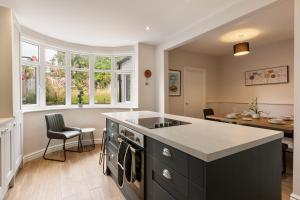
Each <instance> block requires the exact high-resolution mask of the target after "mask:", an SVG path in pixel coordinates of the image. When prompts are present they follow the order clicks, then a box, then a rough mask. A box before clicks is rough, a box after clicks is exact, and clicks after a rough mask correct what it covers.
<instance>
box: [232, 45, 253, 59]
mask: <svg viewBox="0 0 300 200" xmlns="http://www.w3.org/2000/svg"><path fill="white" fill-rule="evenodd" d="M248 53H250V46H249V42H242V43H238V44H235V45H234V46H233V55H234V56H243V55H246V54H248Z"/></svg>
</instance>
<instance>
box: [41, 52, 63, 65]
mask: <svg viewBox="0 0 300 200" xmlns="http://www.w3.org/2000/svg"><path fill="white" fill-rule="evenodd" d="M45 58H46V63H47V64H49V65H54V66H65V64H66V53H65V52H63V51H56V50H53V49H46V51H45Z"/></svg>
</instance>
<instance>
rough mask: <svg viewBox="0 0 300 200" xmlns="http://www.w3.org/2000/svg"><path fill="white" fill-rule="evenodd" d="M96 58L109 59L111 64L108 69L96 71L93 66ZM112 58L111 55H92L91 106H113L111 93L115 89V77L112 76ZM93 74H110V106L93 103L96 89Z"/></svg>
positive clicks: (113, 97) (113, 96)
mask: <svg viewBox="0 0 300 200" xmlns="http://www.w3.org/2000/svg"><path fill="white" fill-rule="evenodd" d="M97 57H109V58H110V59H111V60H110V62H111V67H110V69H96V66H95V64H96V58H97ZM112 57H113V55H107V54H100V55H99V54H95V55H93V57H92V58H93V59H92V61H93V64H92V68H93V69H92V70H91V75H92V76H91V77H92V84H93V88H92V93H93V100H92V104H93V105H96V106H99V105H100V106H103V105H108V106H109V105H110V106H111V105H114V104H115V95H114V94H113V91H114V89H113V88H115V87H114V83H113V82H114V80H115V75H114V70H113V59H112ZM95 73H110V74H111V84H110V93H111V100H110V104H101V103H100V104H97V103H95V93H96V88H95Z"/></svg>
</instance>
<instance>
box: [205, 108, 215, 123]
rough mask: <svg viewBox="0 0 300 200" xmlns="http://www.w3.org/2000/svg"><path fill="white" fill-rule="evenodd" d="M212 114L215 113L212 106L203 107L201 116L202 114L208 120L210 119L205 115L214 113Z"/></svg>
mask: <svg viewBox="0 0 300 200" xmlns="http://www.w3.org/2000/svg"><path fill="white" fill-rule="evenodd" d="M214 114H215V113H214V110H213V109H212V108H205V109H203V116H204V119H206V120H210V119H208V118H207V116H209V115H214Z"/></svg>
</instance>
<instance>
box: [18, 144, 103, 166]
mask: <svg viewBox="0 0 300 200" xmlns="http://www.w3.org/2000/svg"><path fill="white" fill-rule="evenodd" d="M95 144H101V139H95ZM77 145H78V142H77V141H72V142H66V148H70V147H75V146H77ZM62 147H63V144H57V145H53V146H50V147H48V150H47V154H48V153H52V152H55V151H60V150H62ZM45 149H46V148H44V149H40V150H38V151H35V152H32V153H30V154H27V155H25V156H24V157H23V164H25V163H27V162H29V161H31V160H34V159H37V158H40V157H42V156H43V154H44V151H45Z"/></svg>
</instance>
